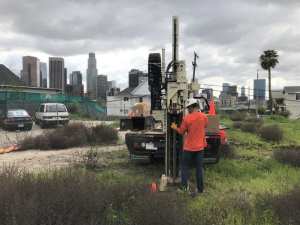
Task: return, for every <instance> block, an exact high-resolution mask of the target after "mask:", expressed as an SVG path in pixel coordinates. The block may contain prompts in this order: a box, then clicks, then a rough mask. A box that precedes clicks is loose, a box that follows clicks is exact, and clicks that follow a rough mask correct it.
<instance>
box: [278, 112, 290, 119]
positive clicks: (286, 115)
mask: <svg viewBox="0 0 300 225" xmlns="http://www.w3.org/2000/svg"><path fill="white" fill-rule="evenodd" d="M279 115H281V116H283V117H285V118H289V117H290V115H291V113H290V111H284V112H279Z"/></svg>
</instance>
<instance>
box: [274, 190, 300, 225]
mask: <svg viewBox="0 0 300 225" xmlns="http://www.w3.org/2000/svg"><path fill="white" fill-rule="evenodd" d="M272 208H273V210H274V211H275V215H277V217H278V218H279V220H280V224H282V225H296V224H297V225H298V224H300V216H299V215H300V187H295V188H294V189H293V190H292V191H290V192H288V193H286V194H283V195H279V196H277V197H274V199H273V201H272Z"/></svg>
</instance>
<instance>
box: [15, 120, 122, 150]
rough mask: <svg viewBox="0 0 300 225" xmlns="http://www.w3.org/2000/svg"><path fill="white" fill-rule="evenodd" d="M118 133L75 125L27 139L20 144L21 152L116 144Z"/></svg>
mask: <svg viewBox="0 0 300 225" xmlns="http://www.w3.org/2000/svg"><path fill="white" fill-rule="evenodd" d="M117 141H118V131H117V130H116V129H114V128H112V127H110V126H107V125H97V126H95V127H92V128H89V127H87V126H85V125H83V124H81V123H74V124H70V125H67V126H65V127H62V128H57V129H55V130H53V131H49V132H46V133H45V134H42V135H39V136H36V137H30V136H29V137H26V138H25V139H24V140H22V141H21V142H20V146H21V150H27V149H40V150H49V149H66V148H71V147H79V146H86V145H102V144H115V143H116V142H117Z"/></svg>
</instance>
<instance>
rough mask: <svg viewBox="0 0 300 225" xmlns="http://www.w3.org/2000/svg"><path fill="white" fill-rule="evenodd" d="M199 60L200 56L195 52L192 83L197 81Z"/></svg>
mask: <svg viewBox="0 0 300 225" xmlns="http://www.w3.org/2000/svg"><path fill="white" fill-rule="evenodd" d="M197 58H199V56H198V55H197V53H196V52H194V61H193V62H192V65H193V79H192V82H194V81H195V76H196V67H197Z"/></svg>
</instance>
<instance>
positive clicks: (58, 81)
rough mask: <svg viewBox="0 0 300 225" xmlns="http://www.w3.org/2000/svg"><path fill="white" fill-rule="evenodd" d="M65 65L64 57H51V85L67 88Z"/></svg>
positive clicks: (57, 87)
mask: <svg viewBox="0 0 300 225" xmlns="http://www.w3.org/2000/svg"><path fill="white" fill-rule="evenodd" d="M64 75H65V65H64V59H63V58H58V57H50V58H49V87H50V88H56V89H61V90H63V91H64V88H65V86H64V85H65V79H64Z"/></svg>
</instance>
